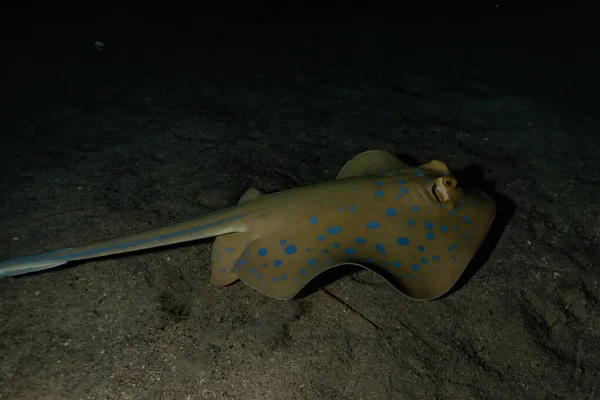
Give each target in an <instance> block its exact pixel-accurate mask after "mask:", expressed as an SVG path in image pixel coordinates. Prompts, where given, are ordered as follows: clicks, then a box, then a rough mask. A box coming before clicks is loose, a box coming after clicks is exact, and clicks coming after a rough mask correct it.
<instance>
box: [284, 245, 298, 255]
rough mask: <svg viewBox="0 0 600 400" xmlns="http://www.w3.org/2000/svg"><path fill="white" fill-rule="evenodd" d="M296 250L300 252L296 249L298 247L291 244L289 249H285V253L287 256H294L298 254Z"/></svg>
mask: <svg viewBox="0 0 600 400" xmlns="http://www.w3.org/2000/svg"><path fill="white" fill-rule="evenodd" d="M296 250H298V249H297V248H296V246H294V245H293V244H290V245H289V246H288V247H286V248H285V253H286V254H294V253H295V252H296Z"/></svg>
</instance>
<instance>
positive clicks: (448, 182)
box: [431, 176, 456, 203]
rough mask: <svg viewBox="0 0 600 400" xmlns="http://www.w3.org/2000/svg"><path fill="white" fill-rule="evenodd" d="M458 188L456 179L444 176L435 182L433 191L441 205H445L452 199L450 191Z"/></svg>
mask: <svg viewBox="0 0 600 400" xmlns="http://www.w3.org/2000/svg"><path fill="white" fill-rule="evenodd" d="M455 187H456V179H455V178H454V177H452V176H442V177H439V178H437V179H436V180H435V181H434V182H433V186H432V188H431V191H432V193H433V195H434V197H435V198H436V200H437V201H438V202H439V203H445V202H447V201H448V200H449V199H450V195H449V194H448V189H454V188H455Z"/></svg>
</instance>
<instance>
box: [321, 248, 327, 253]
mask: <svg viewBox="0 0 600 400" xmlns="http://www.w3.org/2000/svg"><path fill="white" fill-rule="evenodd" d="M321 252H322V253H329V250H327V249H323V250H321Z"/></svg>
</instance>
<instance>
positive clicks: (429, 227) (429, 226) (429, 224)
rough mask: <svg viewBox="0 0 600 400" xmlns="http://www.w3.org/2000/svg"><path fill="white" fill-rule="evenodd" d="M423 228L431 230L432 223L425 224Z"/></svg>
mask: <svg viewBox="0 0 600 400" xmlns="http://www.w3.org/2000/svg"><path fill="white" fill-rule="evenodd" d="M425 228H427V229H433V222H431V221H427V222H425Z"/></svg>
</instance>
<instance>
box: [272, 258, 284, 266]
mask: <svg viewBox="0 0 600 400" xmlns="http://www.w3.org/2000/svg"><path fill="white" fill-rule="evenodd" d="M281 264H282V262H281V260H275V261H273V265H274V266H276V267H281Z"/></svg>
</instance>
